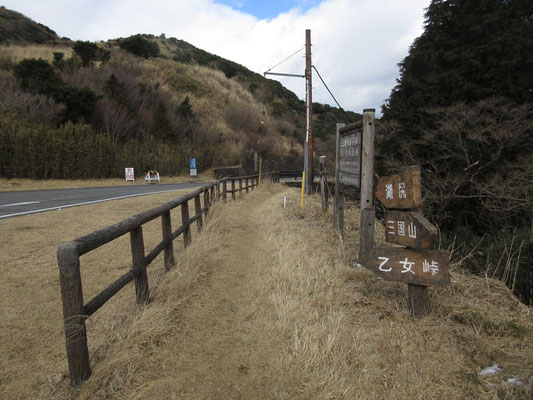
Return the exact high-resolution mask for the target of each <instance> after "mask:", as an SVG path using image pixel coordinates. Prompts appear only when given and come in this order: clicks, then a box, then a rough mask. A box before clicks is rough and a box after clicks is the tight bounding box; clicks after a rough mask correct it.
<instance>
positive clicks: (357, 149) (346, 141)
mask: <svg viewBox="0 0 533 400" xmlns="http://www.w3.org/2000/svg"><path fill="white" fill-rule="evenodd" d="M339 139H340V141H339V192H341V193H344V194H347V195H350V196H356V195H357V194H358V193H359V190H360V188H361V131H360V130H357V131H356V130H352V131H349V132H345V133H341V134H340V136H339Z"/></svg>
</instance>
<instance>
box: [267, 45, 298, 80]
mask: <svg viewBox="0 0 533 400" xmlns="http://www.w3.org/2000/svg"><path fill="white" fill-rule="evenodd" d="M303 49H305V47H302V48H301V49H300V50H298V51H295V52H294V53H292V54H291V55H290V56H289V57H287V58H286V59H284V60H283V61H280V62H279V63H277V64H276V65H274V66H273V67H272V68H269V70H268V71H266V72H270V71H272V70H273V69H274V68H276V67H277V66H278V65H281V64H283V63H284V62H285V61H287V60H288V59H289V58H291V57H293V56H295V55H296V54H298V53H299V52H300V51H302V50H303ZM266 72H265V74H266Z"/></svg>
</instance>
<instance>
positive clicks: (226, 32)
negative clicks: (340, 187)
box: [0, 0, 430, 116]
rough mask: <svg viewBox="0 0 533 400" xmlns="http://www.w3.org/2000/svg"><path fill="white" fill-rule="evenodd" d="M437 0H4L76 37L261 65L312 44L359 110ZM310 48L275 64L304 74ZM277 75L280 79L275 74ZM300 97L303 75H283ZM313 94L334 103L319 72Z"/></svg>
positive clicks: (371, 102) (341, 93) (390, 78)
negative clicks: (176, 47)
mask: <svg viewBox="0 0 533 400" xmlns="http://www.w3.org/2000/svg"><path fill="white" fill-rule="evenodd" d="M429 4H430V0H264V1H263V0H46V1H44V0H24V1H21V0H0V5H2V6H5V7H6V8H9V9H12V10H15V11H18V12H20V13H22V14H24V15H26V16H27V17H29V18H31V19H33V20H34V21H36V22H39V23H42V24H44V25H46V26H48V27H49V28H50V29H52V30H54V31H55V32H56V33H57V34H58V35H59V36H61V37H64V36H65V37H69V38H71V39H73V40H90V41H100V40H108V39H114V38H118V37H127V36H130V35H133V34H137V33H151V34H154V35H160V34H161V33H164V34H165V35H166V37H176V38H178V39H182V40H185V41H186V42H189V43H191V44H193V45H194V46H196V47H199V48H201V49H203V50H206V51H208V52H210V53H214V54H217V55H219V56H221V57H224V58H227V59H229V60H232V61H235V62H237V63H239V64H242V65H244V66H246V67H247V68H249V69H250V70H252V71H254V72H257V73H261V74H262V73H263V72H265V71H266V70H268V69H269V68H271V67H273V66H274V65H276V64H278V63H279V62H280V61H282V60H284V59H285V58H287V57H288V56H290V55H291V54H293V53H294V52H296V51H297V50H300V49H302V48H303V47H304V45H305V30H306V29H310V30H311V43H312V45H313V46H312V53H313V54H312V61H313V65H314V66H315V67H316V69H317V70H318V71H319V72H320V75H321V76H322V77H323V79H324V80H325V82H326V84H327V85H328V87H329V88H330V90H331V91H332V92H333V94H334V95H335V97H336V98H337V100H338V101H339V103H340V105H341V106H342V107H343V108H344V109H346V110H350V111H355V112H358V113H361V112H362V110H363V109H364V108H375V109H376V112H377V115H378V116H379V115H380V110H381V105H382V104H383V102H384V101H385V100H386V99H387V98H388V97H389V95H390V92H391V89H392V88H393V87H394V86H395V85H396V79H397V78H398V77H399V69H398V65H397V64H398V63H399V62H401V61H402V60H403V58H404V57H405V56H406V55H407V54H408V51H409V47H410V45H411V44H412V43H413V40H414V39H415V38H416V37H418V36H420V35H421V34H422V32H423V27H424V12H425V8H426V7H428V6H429ZM304 70H305V58H304V52H303V51H301V52H299V53H298V54H297V55H296V56H293V57H291V58H289V59H288V60H287V61H285V62H284V63H282V64H281V65H279V66H278V67H276V68H274V69H273V70H272V72H279V73H289V74H303V73H304ZM270 78H272V79H274V77H270ZM276 79H277V80H279V81H280V82H281V83H282V84H283V85H284V86H285V87H287V88H288V89H290V90H292V91H293V92H294V93H296V94H297V95H298V97H299V98H301V99H302V100H303V99H304V97H305V80H304V79H302V78H276ZM313 101H315V102H320V103H325V104H330V105H335V103H334V101H333V99H332V98H331V96H330V94H329V93H328V92H327V90H326V89H325V87H324V86H323V84H322V83H321V82H320V80H319V78H318V76H317V74H316V73H315V72H313Z"/></svg>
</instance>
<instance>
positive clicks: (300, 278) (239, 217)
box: [0, 185, 533, 399]
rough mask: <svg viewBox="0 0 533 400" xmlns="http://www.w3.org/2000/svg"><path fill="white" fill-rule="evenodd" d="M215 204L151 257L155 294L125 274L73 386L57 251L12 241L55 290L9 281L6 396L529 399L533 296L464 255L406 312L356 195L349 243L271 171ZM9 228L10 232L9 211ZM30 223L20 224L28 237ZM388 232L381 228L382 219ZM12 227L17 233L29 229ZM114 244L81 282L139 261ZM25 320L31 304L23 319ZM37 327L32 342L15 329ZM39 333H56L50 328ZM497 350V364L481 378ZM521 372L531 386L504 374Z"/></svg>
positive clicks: (21, 277)
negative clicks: (363, 239)
mask: <svg viewBox="0 0 533 400" xmlns="http://www.w3.org/2000/svg"><path fill="white" fill-rule="evenodd" d="M283 196H287V197H288V203H289V207H288V208H287V209H283V207H282V204H283ZM79 210H81V209H79ZM79 210H78V211H79ZM66 211H68V210H66ZM66 211H65V212H66ZM213 211H214V212H213V215H212V218H211V219H210V221H209V223H208V224H207V226H206V228H205V230H204V232H202V234H201V235H195V236H194V237H193V244H192V245H191V247H189V248H188V249H187V250H185V251H181V250H180V254H179V255H178V257H177V259H178V260H179V262H178V265H177V266H176V268H175V269H174V270H173V271H171V272H170V273H168V274H166V275H165V274H163V273H162V272H161V271H162V267H160V266H154V267H152V268H151V272H150V274H151V275H150V282H151V287H152V288H153V294H154V301H153V302H152V303H151V304H150V305H148V306H146V307H144V308H142V309H140V310H137V309H136V307H135V305H134V302H133V299H134V295H133V293H132V290H129V289H131V288H129V289H128V290H126V293H125V294H123V295H121V296H120V297H119V298H118V299H113V300H112V301H111V303H110V304H108V305H106V306H105V307H104V308H103V309H102V310H101V311H99V312H98V313H97V314H95V316H93V317H92V318H91V320H89V322H90V324H89V326H88V334H89V345H90V352H91V358H92V360H91V362H92V366H93V376H92V377H91V379H90V380H89V382H88V383H87V384H86V386H85V387H83V388H82V389H81V390H79V391H74V390H71V389H69V388H68V381H67V377H66V374H65V373H66V363H65V361H64V354H63V351H62V346H64V342H63V338H62V333H61V321H60V309H59V303H58V302H59V299H58V291H59V289H58V287H57V279H55V276H53V275H54V274H52V276H51V277H48V274H49V272H51V271H53V272H55V268H56V267H55V264H54V262H53V260H51V259H50V260H48V261H47V262H44V263H39V264H38V265H39V266H40V270H39V272H41V274H42V276H43V277H45V279H37V278H36V276H35V275H33V274H29V273H28V271H27V270H21V268H20V267H21V266H22V265H24V262H23V261H18V259H17V257H16V256H15V254H13V255H12V256H11V258H10V260H12V261H11V262H12V263H14V262H16V263H18V264H17V266H18V267H19V268H16V266H13V267H12V268H10V269H9V270H10V271H11V272H10V274H11V276H10V279H9V280H8V281H9V282H12V285H13V284H15V285H18V286H19V287H22V288H23V289H20V290H24V291H27V292H28V293H27V295H28V296H30V295H31V293H35V294H36V295H40V293H42V292H45V291H46V292H47V293H48V294H47V297H48V298H50V299H51V300H50V301H51V303H53V304H47V301H44V299H39V300H41V301H39V303H40V304H45V306H44V307H45V308H47V309H49V312H48V314H46V315H43V316H41V315H38V314H39V313H37V312H35V311H32V307H31V306H32V305H33V304H34V303H33V302H28V304H25V302H21V301H17V293H18V292H19V289H17V288H15V287H9V288H7V287H4V288H3V289H2V298H9V299H11V300H10V304H11V306H10V307H9V308H5V307H2V310H3V312H6V314H3V315H6V316H7V315H8V314H7V311H8V310H10V313H11V317H10V318H9V322H10V323H11V325H12V326H7V328H8V329H9V330H7V331H6V329H2V330H1V332H5V333H4V334H3V335H2V337H1V339H2V340H1V341H0V343H2V345H3V346H5V347H6V348H4V349H2V353H3V354H9V357H8V359H9V358H11V359H12V360H14V359H16V360H17V362H16V365H15V364H14V363H12V362H9V363H8V362H3V363H2V364H1V371H0V374H1V375H0V379H1V381H2V387H3V389H2V390H3V395H4V397H6V398H28V397H33V398H56V399H67V398H81V399H89V398H90V399H122V398H131V399H154V398H158V399H178V398H179V399H182V398H185V399H198V398H202V399H211V398H224V399H226V398H235V399H251V398H272V399H310V398H317V399H334V398H346V399H384V398H387V399H411V398H424V399H441V398H453V399H466V398H474V399H495V398H498V399H515V398H517V399H527V398H528V393H527V390H528V389H527V385H528V380H529V382H530V383H531V379H533V376H532V373H531V371H533V348H532V346H531V343H532V339H533V320H532V316H531V309H529V308H527V307H525V306H523V305H521V304H520V303H519V302H518V301H517V300H516V299H515V298H514V297H513V296H512V295H511V293H510V292H509V290H508V289H506V288H505V286H504V285H503V284H501V283H500V282H498V281H494V280H490V279H480V278H475V277H472V276H468V275H463V274H462V273H461V272H460V270H459V268H458V267H455V268H452V280H453V284H452V285H451V286H450V287H448V288H440V289H433V290H430V295H431V303H432V313H431V315H430V316H429V317H427V318H424V319H421V320H414V319H412V318H411V317H409V315H408V312H407V307H406V292H407V290H406V285H402V284H391V283H387V282H384V281H382V280H380V279H379V278H378V277H376V276H375V275H373V274H372V273H370V272H368V271H366V270H358V269H355V268H353V267H352V266H350V265H349V262H348V259H349V256H348V255H349V254H351V253H353V250H354V248H356V246H357V243H356V242H355V240H354V239H355V237H356V236H357V222H356V221H357V218H358V213H357V210H356V209H355V208H354V209H351V210H350V211H349V213H348V214H349V215H348V226H349V227H350V229H351V231H352V232H353V233H352V234H351V235H349V236H348V238H347V239H346V243H345V245H344V246H343V245H341V244H340V242H339V240H338V238H336V237H335V236H334V235H333V233H332V230H331V215H330V214H323V213H322V212H321V211H320V206H319V203H318V198H315V197H312V198H310V199H308V201H307V203H306V207H305V209H304V210H301V209H300V208H299V199H298V191H297V190H294V189H288V188H284V187H282V186H279V185H264V186H263V187H262V188H261V190H256V191H254V192H252V193H250V194H248V195H245V196H243V197H240V198H238V199H237V200H236V201H234V202H228V203H227V204H219V205H217V206H216V207H215V208H214V210H213ZM92 212H94V211H92ZM124 213H125V212H124V211H123V214H124ZM46 215H47V214H43V215H41V216H38V217H39V218H42V219H45V216H46ZM121 217H122V215H121ZM174 218H177V217H174ZM80 220H87V221H90V218H89V216H87V217H84V216H81V217H80ZM13 221H16V222H17V226H18V225H19V224H22V225H24V226H30V225H32V224H33V223H31V224H30V220H29V219H26V220H22V219H21V220H20V221H21V222H18V220H13ZM22 221H23V222H22ZM50 221H51V220H48V222H50ZM43 222H44V221H43ZM0 227H2V228H3V232H2V233H3V234H9V232H10V231H9V229H8V228H7V227H6V226H5V224H4V225H1V224H0ZM22 228H23V227H22V226H18V229H16V231H17V232H20V234H21V235H22V234H24V233H23V232H24V229H22ZM156 228H157V227H155V228H154V230H156ZM41 229H42V230H43V232H42V233H44V229H45V228H44V226H42V227H41ZM86 229H88V230H90V229H92V228H91V226H87V227H86ZM82 233H85V232H79V234H82ZM69 234H71V232H69ZM154 234H155V236H156V237H159V236H158V235H159V234H160V233H159V232H157V233H154ZM17 235H18V234H17ZM3 236H4V235H3ZM61 236H65V235H64V234H62V235H61ZM73 236H77V234H76V235H72V234H71V235H70V237H68V239H70V238H72V237H73ZM377 236H378V241H382V236H383V232H378V235H377ZM145 237H149V236H148V234H146V235H145ZM16 239H17V240H15V238H13V240H11V241H10V242H9V243H8V245H10V246H15V244H16V242H18V241H21V240H22V239H24V237H23V236H18V237H17V238H16ZM62 239H66V238H62ZM26 240H27V237H26ZM56 240H57V239H56ZM51 242H52V241H51ZM49 245H50V246H51V245H52V243H50V244H49ZM54 245H55V243H54ZM51 247H52V246H51ZM122 247H126V249H127V244H123V246H122ZM149 247H150V246H149V245H148V246H147V248H149ZM178 247H179V246H176V248H178ZM21 251H22V250H21V249H20V247H19V252H21ZM43 251H44V248H43ZM104 251H108V252H109V253H107V254H112V255H113V257H112V260H111V261H110V262H109V263H105V262H104V263H103V262H102V258H98V257H102V255H100V256H96V255H95V258H94V259H90V260H85V261H84V260H83V259H82V262H83V263H84V265H86V267H85V268H86V269H85V270H84V271H87V278H86V279H89V277H88V276H89V275H91V277H90V279H92V280H94V281H95V284H94V285H92V284H89V285H87V286H86V287H85V290H87V291H88V292H90V293H91V292H93V293H94V290H95V286H96V284H98V285H102V284H103V283H102V282H101V281H103V280H105V281H108V280H109V279H110V277H109V276H108V275H109V274H110V273H115V270H116V268H117V267H116V266H120V265H123V266H122V267H120V268H126V267H127V265H126V264H127V262H128V261H129V259H128V255H127V254H122V253H121V251H122V250H119V246H118V245H117V247H116V248H113V249H105V250H104ZM125 253H127V250H126V251H125ZM43 257H48V258H51V257H49V256H48V255H46V254H43ZM19 258H20V257H19ZM21 263H22V264H21ZM114 265H116V266H115V267H113V266H114ZM8 266H9V263H8ZM82 268H83V267H82ZM93 268H94V271H92V269H93ZM48 270H49V272H45V271H48ZM15 271H16V272H17V274H18V275H17V276H16V277H15V276H14V274H15ZM84 273H85V272H84ZM95 273H96V274H95ZM116 273H118V271H117V272H116ZM101 275H105V277H101ZM47 277H48V278H47ZM84 277H85V276H84ZM104 278H105V279H104ZM2 285H5V283H3V284H2ZM24 285H26V286H27V288H24ZM100 287H101V286H100ZM55 290H56V292H54V291H55ZM52 300H53V301H52ZM41 307H43V306H41ZM25 313H28V314H29V315H28V316H26V315H25ZM130 313H131V314H130ZM17 318H23V320H21V321H20V322H19V323H18V325H17V323H16V321H17ZM93 318H94V320H93ZM4 320H5V318H4V317H2V321H4ZM6 320H7V319H6ZM15 325H17V326H15ZM28 327H32V328H28ZM3 328H4V327H3ZM25 330H26V331H27V332H25V333H24V335H25V337H24V338H25V339H23V340H26V342H27V344H26V345H24V344H23V343H24V342H18V339H17V340H13V338H15V337H16V335H17V334H18V333H19V332H24V331H25ZM30 331H31V332H30ZM39 332H41V333H42V332H45V333H46V334H45V335H44V336H41V337H42V339H41V340H39V339H37V337H38V333H39ZM8 342H11V344H10V345H7V343H8ZM44 343H47V344H48V348H47V349H46V350H43V347H44V346H43V345H44ZM15 347H16V349H15ZM17 357H18V358H17ZM495 363H497V364H498V365H499V366H501V368H502V371H501V372H499V373H497V374H496V375H492V376H489V377H480V376H479V371H480V370H481V369H483V368H485V367H488V366H491V365H493V364H495ZM35 376H36V377H37V382H35V379H34V377H35ZM513 377H519V378H520V380H521V381H522V382H524V384H523V385H521V386H516V385H513V384H509V383H507V380H508V379H509V378H513Z"/></svg>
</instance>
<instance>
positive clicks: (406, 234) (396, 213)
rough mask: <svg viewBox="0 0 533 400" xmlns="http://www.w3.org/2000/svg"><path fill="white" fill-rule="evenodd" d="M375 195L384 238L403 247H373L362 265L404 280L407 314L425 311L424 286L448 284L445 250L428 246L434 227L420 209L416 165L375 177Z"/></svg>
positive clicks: (446, 254) (381, 274) (426, 308)
mask: <svg viewBox="0 0 533 400" xmlns="http://www.w3.org/2000/svg"><path fill="white" fill-rule="evenodd" d="M376 197H377V198H378V200H379V201H381V203H382V204H383V205H384V206H385V207H386V208H387V209H396V210H387V211H386V212H385V241H386V242H387V243H392V244H398V245H402V246H406V248H404V247H374V248H372V249H371V250H370V251H369V253H368V256H367V257H366V258H365V266H366V267H367V268H368V269H370V270H371V271H373V272H374V273H376V274H377V275H379V276H381V277H382V278H383V279H385V280H387V281H394V282H405V283H407V284H408V308H409V312H410V313H411V315H414V316H422V315H426V314H428V313H429V303H428V299H427V286H444V285H449V284H450V276H449V274H448V260H449V252H448V251H444V250H429V249H428V248H429V246H430V245H431V241H432V239H433V237H434V236H435V235H436V233H437V229H436V228H435V227H434V226H433V225H431V223H430V222H429V221H428V220H426V219H425V218H424V216H423V215H422V214H421V213H420V207H421V206H422V190H421V179H420V167H418V166H414V167H408V168H406V169H405V170H404V171H403V172H402V173H400V174H397V175H392V176H385V177H381V178H379V181H378V184H377V187H376Z"/></svg>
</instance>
